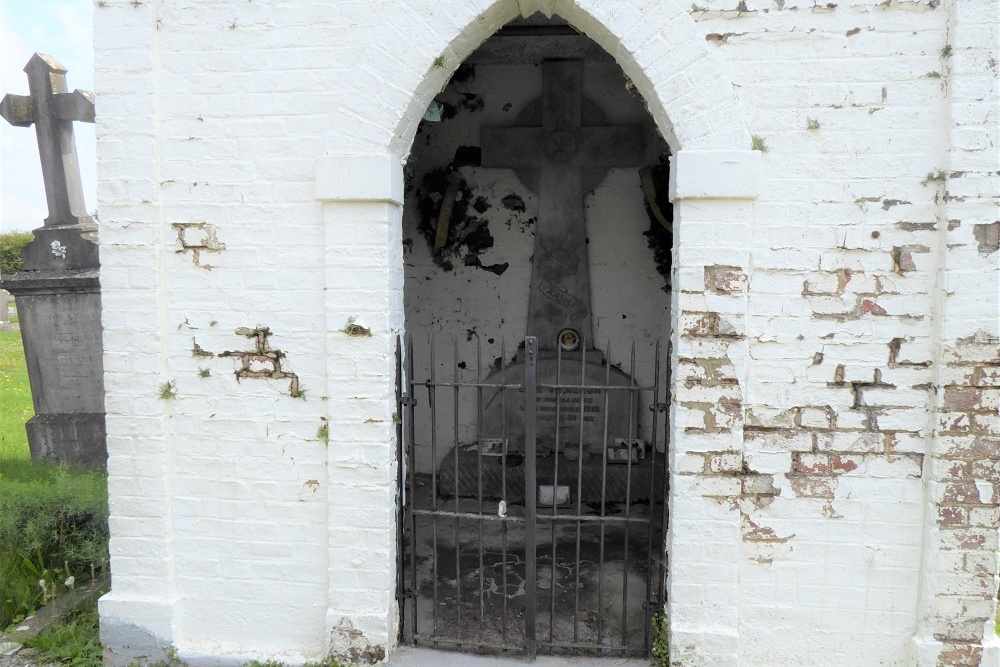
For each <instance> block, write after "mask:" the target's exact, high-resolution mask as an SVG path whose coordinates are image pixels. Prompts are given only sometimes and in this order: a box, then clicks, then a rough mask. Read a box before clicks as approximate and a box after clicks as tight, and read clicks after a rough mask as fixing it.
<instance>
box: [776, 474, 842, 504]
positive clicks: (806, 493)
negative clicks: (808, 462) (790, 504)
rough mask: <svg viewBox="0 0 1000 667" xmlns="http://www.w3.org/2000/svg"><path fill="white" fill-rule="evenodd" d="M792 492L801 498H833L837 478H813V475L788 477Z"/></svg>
mask: <svg viewBox="0 0 1000 667" xmlns="http://www.w3.org/2000/svg"><path fill="white" fill-rule="evenodd" d="M788 481H789V482H791V484H792V491H794V492H795V495H796V496H797V497H799V498H830V499H832V498H833V492H834V490H836V488H837V478H836V477H813V476H811V475H788Z"/></svg>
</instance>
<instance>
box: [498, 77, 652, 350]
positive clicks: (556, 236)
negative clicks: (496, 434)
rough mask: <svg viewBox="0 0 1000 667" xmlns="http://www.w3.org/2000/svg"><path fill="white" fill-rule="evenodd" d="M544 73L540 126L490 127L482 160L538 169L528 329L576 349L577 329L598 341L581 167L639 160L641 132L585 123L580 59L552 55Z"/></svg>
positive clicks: (547, 344)
mask: <svg viewBox="0 0 1000 667" xmlns="http://www.w3.org/2000/svg"><path fill="white" fill-rule="evenodd" d="M542 76H543V92H542V126H541V127H503V128H499V127H492V128H484V129H483V134H482V151H483V152H482V165H483V166H484V167H504V168H510V169H529V170H537V172H538V185H537V193H536V194H538V197H539V204H538V223H537V226H536V229H535V253H534V259H533V261H532V267H531V291H530V296H529V297H528V332H527V333H528V335H529V336H537V337H538V343H539V348H541V349H543V350H546V349H548V350H552V349H555V348H556V346H557V344H558V343H559V342H560V340H561V341H563V342H564V344H566V343H570V344H569V345H566V347H567V348H569V349H572V345H571V343H572V340H573V336H574V335H575V336H576V338H577V340H579V338H580V337H582V338H583V339H584V340H585V341H587V345H588V347H594V346H593V343H592V340H593V327H592V323H591V314H590V268H589V263H588V261H587V230H586V225H585V219H584V208H583V197H584V194H585V193H584V191H583V177H582V170H583V169H594V168H597V169H602V170H606V169H608V168H611V167H638V166H639V162H640V160H641V159H642V134H641V131H640V129H639V128H638V127H637V126H617V127H608V126H584V125H583V113H582V112H583V100H584V98H583V91H582V82H583V65H582V63H581V62H580V61H573V60H547V61H545V62H544V63H543V64H542ZM567 330H569V331H567ZM567 334H568V338H567Z"/></svg>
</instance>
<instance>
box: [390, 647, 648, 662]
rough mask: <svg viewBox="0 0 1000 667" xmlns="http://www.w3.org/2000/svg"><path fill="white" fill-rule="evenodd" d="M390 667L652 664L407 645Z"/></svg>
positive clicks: (393, 657) (624, 660)
mask: <svg viewBox="0 0 1000 667" xmlns="http://www.w3.org/2000/svg"><path fill="white" fill-rule="evenodd" d="M389 665H390V666H391V667H502V666H504V665H524V667H529V666H530V667H649V660H648V659H645V658H582V657H567V656H539V657H538V658H537V659H536V660H535V661H534V662H531V661H528V660H525V659H524V658H517V657H496V656H478V655H469V654H467V653H454V652H450V651H435V650H433V649H429V648H414V647H412V646H404V647H400V648H398V649H396V650H395V651H393V653H392V655H391V656H389Z"/></svg>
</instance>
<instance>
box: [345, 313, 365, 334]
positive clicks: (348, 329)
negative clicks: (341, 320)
mask: <svg viewBox="0 0 1000 667" xmlns="http://www.w3.org/2000/svg"><path fill="white" fill-rule="evenodd" d="M355 320H357V317H356V316H354V315H351V316H350V317H348V318H347V324H345V325H344V328H343V329H341V331H343V332H344V333H345V334H347V335H348V336H352V337H354V338H370V337H371V335H372V330H371V329H369V328H368V327H364V326H361V325H360V324H355Z"/></svg>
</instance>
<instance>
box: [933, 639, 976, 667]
mask: <svg viewBox="0 0 1000 667" xmlns="http://www.w3.org/2000/svg"><path fill="white" fill-rule="evenodd" d="M982 659H983V647H982V645H981V644H980V643H978V642H977V643H972V642H945V645H944V649H943V650H942V651H941V653H940V655H938V663H937V664H938V667H977V666H978V665H979V663H980V662H981V661H982Z"/></svg>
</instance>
